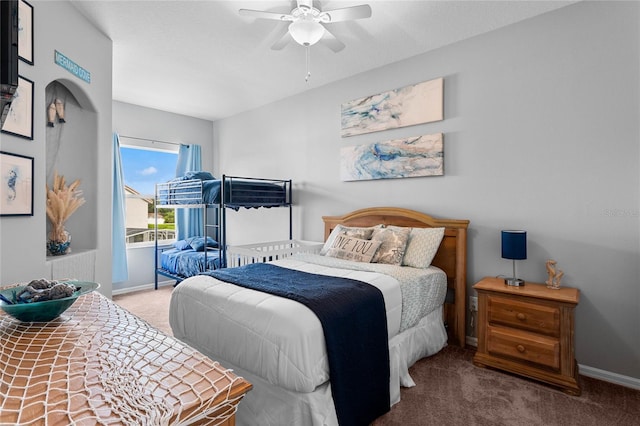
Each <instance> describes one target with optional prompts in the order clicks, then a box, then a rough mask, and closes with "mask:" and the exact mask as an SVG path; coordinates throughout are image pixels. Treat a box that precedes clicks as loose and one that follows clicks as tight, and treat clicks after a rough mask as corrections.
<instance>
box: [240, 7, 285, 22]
mask: <svg viewBox="0 0 640 426" xmlns="http://www.w3.org/2000/svg"><path fill="white" fill-rule="evenodd" d="M238 13H239V14H240V15H242V16H251V17H253V18H261V19H274V20H276V21H293V16H291V15H289V14H288V13H276V12H265V11H264V10H252V9H240V10H239V11H238Z"/></svg>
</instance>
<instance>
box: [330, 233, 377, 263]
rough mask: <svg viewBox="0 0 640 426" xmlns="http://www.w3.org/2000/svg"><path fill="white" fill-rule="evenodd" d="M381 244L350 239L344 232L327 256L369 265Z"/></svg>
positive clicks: (334, 242)
mask: <svg viewBox="0 0 640 426" xmlns="http://www.w3.org/2000/svg"><path fill="white" fill-rule="evenodd" d="M380 244H381V243H380V241H371V240H363V239H360V238H356V237H350V236H349V235H347V234H346V233H345V232H343V233H342V234H340V235H338V236H336V238H335V239H334V240H333V246H332V247H331V248H330V249H329V250H328V251H327V254H326V255H327V256H329V257H337V258H338V259H345V260H353V261H354V262H364V263H369V262H371V259H372V258H373V255H374V254H376V251H377V250H378V247H380Z"/></svg>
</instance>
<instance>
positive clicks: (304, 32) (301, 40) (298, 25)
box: [289, 19, 324, 46]
mask: <svg viewBox="0 0 640 426" xmlns="http://www.w3.org/2000/svg"><path fill="white" fill-rule="evenodd" d="M289 33H290V34H291V37H293V39H294V40H295V41H296V43H298V44H301V45H302V46H311V45H314V44H316V43H317V42H318V41H320V39H321V38H322V35H323V34H324V27H323V26H322V24H320V23H319V22H315V21H312V20H306V19H300V20H297V21H294V22H292V23H291V24H289Z"/></svg>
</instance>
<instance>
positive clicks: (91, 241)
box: [42, 79, 99, 253]
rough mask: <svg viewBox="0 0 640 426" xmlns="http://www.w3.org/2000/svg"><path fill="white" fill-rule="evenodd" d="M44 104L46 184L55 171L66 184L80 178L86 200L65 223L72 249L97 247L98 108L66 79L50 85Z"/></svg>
mask: <svg viewBox="0 0 640 426" xmlns="http://www.w3.org/2000/svg"><path fill="white" fill-rule="evenodd" d="M42 107H43V108H44V109H45V111H46V114H45V117H46V122H45V123H42V125H43V126H46V127H45V128H46V135H45V139H46V183H47V185H48V186H49V187H51V185H52V183H53V179H54V174H55V173H56V172H57V173H58V175H63V176H64V178H65V181H66V182H67V184H69V183H71V182H73V181H75V180H76V179H80V187H79V189H80V190H81V191H82V196H83V197H84V199H85V204H84V205H82V206H81V207H80V208H79V209H78V210H77V211H76V212H75V213H74V214H73V215H72V216H71V217H70V218H69V220H68V221H67V222H66V223H65V228H66V230H67V231H68V232H69V234H70V235H71V252H73V253H77V252H82V251H87V250H95V249H96V241H97V228H98V226H99V224H98V223H97V217H98V215H97V213H98V212H97V183H98V182H97V169H98V167H97V152H98V147H97V141H98V116H97V113H96V109H95V107H94V105H93V103H92V102H91V100H90V98H89V97H88V96H87V94H86V92H85V91H84V90H83V89H82V88H81V87H80V86H78V85H77V84H76V83H75V82H73V81H70V80H66V79H60V80H54V81H52V82H51V83H49V84H48V85H47V87H46V89H45V104H44V105H43V106H42ZM45 220H47V234H48V233H49V231H50V224H49V220H48V219H46V217H45ZM46 239H47V235H45V236H44V240H45V241H46ZM43 244H44V243H43Z"/></svg>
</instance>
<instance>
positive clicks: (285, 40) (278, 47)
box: [271, 27, 293, 50]
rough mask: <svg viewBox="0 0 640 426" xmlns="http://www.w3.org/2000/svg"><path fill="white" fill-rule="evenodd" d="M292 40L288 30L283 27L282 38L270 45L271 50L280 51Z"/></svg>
mask: <svg viewBox="0 0 640 426" xmlns="http://www.w3.org/2000/svg"><path fill="white" fill-rule="evenodd" d="M292 39H293V38H292V37H291V34H289V30H288V28H287V27H284V34H282V37H280V38H279V39H278V41H276V42H275V43H273V44H272V45H271V49H272V50H282V49H283V48H284V47H285V46H286V45H287V44H289V42H290V41H291V40H292Z"/></svg>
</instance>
